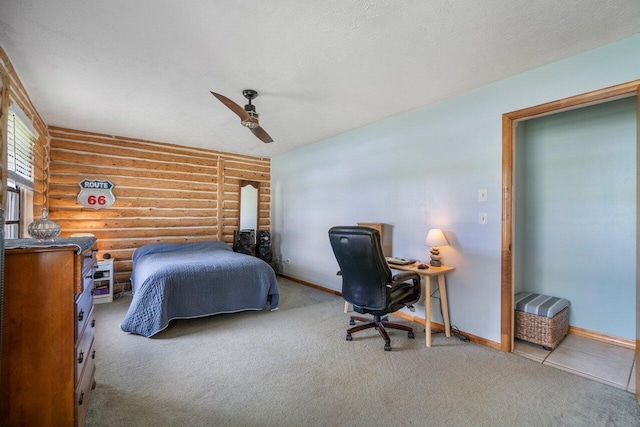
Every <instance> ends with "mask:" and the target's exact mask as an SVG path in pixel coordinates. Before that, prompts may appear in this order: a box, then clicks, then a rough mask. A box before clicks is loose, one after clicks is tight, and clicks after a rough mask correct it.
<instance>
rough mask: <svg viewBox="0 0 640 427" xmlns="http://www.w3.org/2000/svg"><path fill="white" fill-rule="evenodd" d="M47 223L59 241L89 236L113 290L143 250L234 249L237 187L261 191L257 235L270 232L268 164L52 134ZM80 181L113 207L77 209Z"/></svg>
mask: <svg viewBox="0 0 640 427" xmlns="http://www.w3.org/2000/svg"><path fill="white" fill-rule="evenodd" d="M49 133H50V135H51V155H50V156H51V160H50V183H49V211H50V218H51V219H53V220H55V221H57V222H58V223H59V224H60V226H61V227H62V233H61V235H64V236H69V235H71V234H74V233H92V234H94V235H95V236H96V237H97V239H98V249H99V256H100V257H101V256H102V255H103V254H104V253H107V252H108V253H109V254H111V256H112V258H114V260H115V263H114V265H115V271H116V273H115V279H116V280H115V285H114V288H115V290H116V291H117V290H121V289H123V288H124V287H125V286H126V285H127V284H128V280H129V277H130V275H131V267H132V261H131V256H132V254H133V251H134V250H135V249H136V248H138V247H140V246H142V245H144V244H147V243H158V242H165V243H169V242H187V241H198V240H208V239H218V240H222V241H225V242H227V243H230V244H231V243H232V241H233V231H234V230H236V229H238V227H239V210H238V209H239V205H240V181H241V180H251V181H257V182H259V183H260V193H259V194H260V201H259V208H260V213H259V218H258V222H259V229H260V230H269V229H270V225H271V223H270V205H271V188H270V180H271V161H270V159H268V158H261V157H252V156H246V155H240V154H231V153H224V152H218V151H213V150H207V149H201V148H193V147H185V146H179V145H173V144H168V143H161V142H153V141H144V140H139V139H132V138H125V137H116V136H111V135H103V134H96V133H89V132H84V131H78V130H71V129H63V128H57V127H50V128H49ZM83 179H100V180H104V179H108V180H109V181H111V182H112V183H113V184H114V189H113V194H114V195H115V196H116V202H115V204H114V205H113V206H111V207H108V208H104V209H93V208H88V207H85V206H82V205H80V204H79V203H78V202H77V196H78V193H79V191H80V186H79V183H80V181H82V180H83Z"/></svg>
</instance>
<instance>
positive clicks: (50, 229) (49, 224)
mask: <svg viewBox="0 0 640 427" xmlns="http://www.w3.org/2000/svg"><path fill="white" fill-rule="evenodd" d="M48 216H49V212H48V211H47V208H42V218H40V219H39V220H37V221H33V222H32V223H31V224H29V228H28V232H29V236H31V237H33V238H34V239H38V240H40V241H47V240H49V241H51V240H53V239H54V238H55V237H57V236H58V234H60V225H58V223H57V222H55V221H52V220H50V219H49V218H48Z"/></svg>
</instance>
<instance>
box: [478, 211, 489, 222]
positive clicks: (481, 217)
mask: <svg viewBox="0 0 640 427" xmlns="http://www.w3.org/2000/svg"><path fill="white" fill-rule="evenodd" d="M478 224H481V225H487V213H486V212H480V213H479V214H478Z"/></svg>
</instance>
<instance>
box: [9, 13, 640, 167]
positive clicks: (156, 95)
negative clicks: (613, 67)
mask: <svg viewBox="0 0 640 427" xmlns="http://www.w3.org/2000/svg"><path fill="white" fill-rule="evenodd" d="M639 31H640V1H638V0H619V1H613V0H484V1H483V0H428V1H427V0H407V1H390V0H387V1H385V0H346V1H345V0H322V1H313V0H277V1H273V0H271V1H270V0H262V1H260V0H256V1H239V0H184V1H175V0H135V1H131V0H108V1H107V0H103V1H87V0H55V1H51V0H39V1H38V0H19V1H9V0H0V45H2V47H3V48H4V49H5V51H6V52H7V54H8V55H9V58H10V60H11V61H12V63H13V65H14V67H15V68H16V70H17V72H18V74H19V76H20V78H21V80H22V82H23V84H24V85H25V87H26V89H27V91H28V93H29V95H30V97H31V99H32V101H33V103H34V104H35V106H36V108H37V109H38V111H39V112H40V114H41V116H42V118H43V119H44V120H45V122H46V123H47V124H49V125H53V126H62V127H69V128H73V129H80V130H86V131H91V132H99V133H106V134H110V135H121V136H127V137H133V138H141V139H149V140H154V141H163V142H170V143H175V144H181V145H191V146H197V147H206V148H210V149H215V150H221V151H228V152H235V153H244V154H251V155H259V156H266V157H273V156H275V155H278V154H281V153H285V152H287V151H290V150H293V149H296V148H298V147H301V146H304V145H306V144H310V143H313V142H316V141H320V140H323V139H325V138H328V137H331V136H333V135H337V134H340V133H343V132H345V131H348V130H350V129H354V128H358V127H360V126H363V125H366V124H368V123H372V122H375V121H378V120H381V119H384V118H386V117H389V116H393V115H396V114H399V113H402V112H405V111H409V110H414V109H416V108H419V107H422V106H424V105H427V104H430V103H433V102H436V101H439V100H442V99H445V98H448V97H451V96H454V95H457V94H460V93H464V92H467V91H469V90H472V89H474V88H477V87H479V86H482V85H485V84H487V83H490V82H493V81H496V80H499V79H502V78H505V77H508V76H511V75H515V74H518V73H521V72H523V71H526V70H529V69H531V68H535V67H538V66H540V65H544V64H547V63H550V62H553V61H556V60H559V59H561V58H565V57H568V56H571V55H574V54H577V53H580V52H584V51H587V50H590V49H593V48H596V47H599V46H602V45H605V44H608V43H611V42H614V41H616V40H620V39H623V38H626V37H629V36H631V35H634V34H636V33H638V32H639ZM246 88H251V89H256V90H257V91H258V92H259V93H260V96H259V97H258V98H257V99H256V100H255V101H254V104H255V105H256V107H257V111H258V112H259V113H260V114H261V116H260V120H261V122H260V123H261V125H262V127H263V128H264V129H265V130H266V131H267V132H268V133H269V134H270V135H271V137H272V138H273V139H274V140H275V142H273V143H272V144H264V143H262V142H261V141H260V140H258V139H257V138H256V137H254V136H253V135H252V134H251V132H250V131H249V130H247V129H245V128H243V127H242V126H241V125H240V121H239V119H238V117H237V116H236V115H235V114H233V113H232V112H231V111H230V110H228V109H227V108H226V107H224V106H223V105H222V104H221V103H220V102H219V101H217V100H216V99H215V98H214V97H213V96H212V95H211V94H210V93H209V91H210V90H213V91H215V92H218V93H221V94H223V95H225V96H227V97H229V98H231V99H232V100H234V101H235V102H237V103H238V104H241V105H243V104H244V103H245V101H246V100H245V99H244V98H243V97H242V94H241V92H242V89H246Z"/></svg>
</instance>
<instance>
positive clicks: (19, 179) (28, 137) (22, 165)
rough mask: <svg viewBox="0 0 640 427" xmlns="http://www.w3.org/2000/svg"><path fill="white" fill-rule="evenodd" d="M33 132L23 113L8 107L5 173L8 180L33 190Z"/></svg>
mask: <svg viewBox="0 0 640 427" xmlns="http://www.w3.org/2000/svg"><path fill="white" fill-rule="evenodd" d="M34 134H35V132H34V131H33V129H32V128H31V126H30V123H29V122H28V121H27V119H26V116H24V113H22V111H21V110H20V109H19V108H17V107H16V106H15V105H13V104H12V105H10V106H9V116H8V120H7V172H8V176H9V178H10V179H12V180H14V181H15V182H16V183H19V184H22V185H23V186H25V187H29V188H33V149H34V142H35V139H36V138H35V136H34Z"/></svg>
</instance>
